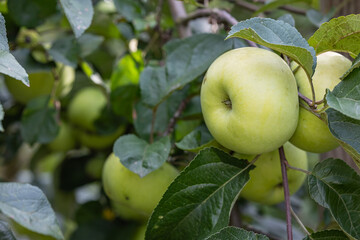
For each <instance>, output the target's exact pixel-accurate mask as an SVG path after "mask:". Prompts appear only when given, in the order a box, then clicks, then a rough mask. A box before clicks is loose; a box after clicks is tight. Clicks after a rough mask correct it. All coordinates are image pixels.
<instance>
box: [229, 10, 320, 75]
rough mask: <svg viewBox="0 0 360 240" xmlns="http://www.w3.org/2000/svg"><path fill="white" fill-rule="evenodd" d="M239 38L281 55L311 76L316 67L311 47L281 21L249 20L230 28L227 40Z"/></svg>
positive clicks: (294, 30) (268, 19) (257, 18)
mask: <svg viewBox="0 0 360 240" xmlns="http://www.w3.org/2000/svg"><path fill="white" fill-rule="evenodd" d="M233 37H239V38H244V39H248V40H251V41H253V42H255V43H258V44H261V45H263V46H265V47H268V48H271V49H273V50H275V51H278V52H280V53H283V54H285V55H287V56H289V57H290V58H292V59H293V60H294V61H296V62H297V63H298V64H299V65H300V66H302V67H303V68H304V69H305V72H306V73H307V75H309V76H312V75H313V73H314V71H315V66H316V55H315V51H314V49H313V48H312V47H310V46H309V44H308V43H307V41H306V40H305V39H304V38H303V37H302V36H301V34H300V33H299V32H298V31H297V30H296V28H294V27H293V26H291V25H289V24H288V23H285V22H283V21H281V20H274V19H270V18H259V17H255V18H251V19H248V20H245V21H241V22H239V23H238V24H236V25H234V26H233V27H232V28H231V31H230V32H229V34H228V36H227V38H233Z"/></svg>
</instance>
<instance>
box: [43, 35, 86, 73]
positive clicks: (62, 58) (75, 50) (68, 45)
mask: <svg viewBox="0 0 360 240" xmlns="http://www.w3.org/2000/svg"><path fill="white" fill-rule="evenodd" d="M79 53H80V47H79V44H78V43H77V42H76V39H75V38H74V37H73V36H67V37H64V38H59V39H57V40H56V41H55V42H54V44H53V45H52V46H51V48H50V50H49V54H50V56H51V57H53V58H54V60H55V61H56V62H61V63H64V64H65V65H68V66H70V67H73V68H76V66H77V64H78V56H79Z"/></svg>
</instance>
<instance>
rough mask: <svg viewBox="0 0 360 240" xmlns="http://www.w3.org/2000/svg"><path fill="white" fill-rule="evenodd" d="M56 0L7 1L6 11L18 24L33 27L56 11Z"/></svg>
mask: <svg viewBox="0 0 360 240" xmlns="http://www.w3.org/2000/svg"><path fill="white" fill-rule="evenodd" d="M56 6H57V3H56V0H32V1H29V0H11V1H7V7H8V10H9V11H8V12H9V15H10V16H11V18H12V19H13V20H14V22H15V23H16V24H17V25H19V26H25V27H28V28H34V27H36V26H38V25H40V24H41V23H43V22H44V21H45V20H46V18H48V17H49V16H51V15H53V14H54V13H56Z"/></svg>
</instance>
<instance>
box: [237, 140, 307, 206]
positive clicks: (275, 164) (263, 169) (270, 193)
mask: <svg viewBox="0 0 360 240" xmlns="http://www.w3.org/2000/svg"><path fill="white" fill-rule="evenodd" d="M284 152H285V157H286V160H287V161H288V162H289V164H290V166H293V167H297V168H301V169H305V170H307V167H308V160H307V154H306V152H305V151H303V150H301V149H299V148H297V147H295V146H293V145H292V144H291V143H289V142H287V143H285V144H284ZM234 156H235V157H237V158H241V159H247V160H252V159H253V158H254V157H255V156H254V155H252V156H250V155H243V154H234ZM254 165H255V166H256V167H255V169H254V170H252V171H250V180H249V182H248V183H247V184H246V185H245V187H244V189H243V190H242V191H241V193H240V196H241V197H243V198H245V199H247V200H250V201H254V202H258V203H262V204H269V205H271V204H276V203H279V202H282V201H284V187H283V181H282V173H281V166H280V157H279V151H278V150H277V149H276V150H274V151H272V152H269V153H263V154H261V155H260V157H259V158H258V159H257V161H256V162H255V163H254ZM287 176H288V183H289V190H290V194H294V193H295V192H296V191H297V190H298V189H299V188H300V187H301V185H302V184H303V182H304V180H305V178H306V174H304V173H302V172H300V171H296V170H293V169H288V170H287Z"/></svg>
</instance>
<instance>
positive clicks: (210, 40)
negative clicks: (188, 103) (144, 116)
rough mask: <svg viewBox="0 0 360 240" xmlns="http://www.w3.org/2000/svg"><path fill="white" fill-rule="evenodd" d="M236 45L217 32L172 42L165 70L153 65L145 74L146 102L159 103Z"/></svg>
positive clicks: (142, 78) (143, 95)
mask: <svg viewBox="0 0 360 240" xmlns="http://www.w3.org/2000/svg"><path fill="white" fill-rule="evenodd" d="M232 44H233V42H232V41H225V42H224V38H223V37H222V36H220V35H216V34H198V35H194V36H192V37H189V38H186V39H184V40H174V41H171V42H169V43H168V44H167V45H166V46H165V51H166V53H167V58H166V66H165V69H164V68H163V67H161V68H154V67H149V68H147V69H145V70H144V71H143V72H142V73H141V76H140V90H141V98H142V101H143V103H145V104H146V105H149V106H151V107H154V106H157V105H158V104H160V103H161V102H162V101H164V100H165V99H166V98H167V97H168V96H169V95H170V94H171V93H172V92H173V91H175V90H177V89H180V88H182V87H184V86H185V85H186V84H187V83H189V82H191V81H193V80H195V79H196V78H198V77H199V76H200V75H201V74H203V73H204V72H205V71H206V70H207V69H208V67H209V66H210V64H211V63H212V62H213V61H214V60H215V59H216V58H217V57H219V56H220V55H221V54H223V53H224V52H226V51H228V50H230V49H231V48H232Z"/></svg>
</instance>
